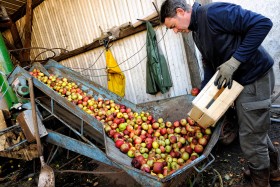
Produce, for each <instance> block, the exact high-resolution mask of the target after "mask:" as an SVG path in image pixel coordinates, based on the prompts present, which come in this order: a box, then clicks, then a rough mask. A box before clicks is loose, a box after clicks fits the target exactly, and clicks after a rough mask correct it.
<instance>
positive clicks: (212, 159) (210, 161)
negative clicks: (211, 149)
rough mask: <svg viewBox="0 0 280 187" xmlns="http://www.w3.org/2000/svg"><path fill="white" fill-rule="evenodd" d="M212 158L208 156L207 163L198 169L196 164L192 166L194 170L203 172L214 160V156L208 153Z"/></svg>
mask: <svg viewBox="0 0 280 187" xmlns="http://www.w3.org/2000/svg"><path fill="white" fill-rule="evenodd" d="M209 155H210V156H211V157H212V158H211V160H209V158H208V157H207V158H208V161H209V162H208V163H207V164H206V165H205V166H204V167H203V168H202V169H198V168H197V167H196V166H193V168H194V169H195V171H197V172H198V173H201V172H203V171H204V170H205V169H206V168H207V167H208V166H209V165H210V164H212V163H213V162H214V161H215V157H214V155H212V154H211V153H210V154H209Z"/></svg>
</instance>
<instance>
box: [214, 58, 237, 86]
mask: <svg viewBox="0 0 280 187" xmlns="http://www.w3.org/2000/svg"><path fill="white" fill-rule="evenodd" d="M239 65H240V62H239V61H238V60H236V59H235V58H234V57H231V58H230V59H229V60H228V61H226V62H225V63H223V64H222V65H220V66H219V67H218V68H217V70H219V73H218V75H217V77H216V79H215V81H214V84H215V86H218V89H221V87H222V85H223V82H224V81H225V84H224V87H225V88H226V87H227V86H228V88H229V89H231V86H232V75H233V73H234V72H235V71H236V70H237V68H238V67H239Z"/></svg>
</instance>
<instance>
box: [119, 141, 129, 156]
mask: <svg viewBox="0 0 280 187" xmlns="http://www.w3.org/2000/svg"><path fill="white" fill-rule="evenodd" d="M120 150H121V152H123V153H127V152H128V151H129V144H128V143H126V142H124V143H123V144H122V145H121V146H120Z"/></svg>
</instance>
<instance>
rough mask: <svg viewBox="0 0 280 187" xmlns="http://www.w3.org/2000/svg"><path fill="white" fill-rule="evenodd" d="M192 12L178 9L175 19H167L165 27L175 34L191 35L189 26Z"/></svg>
mask: <svg viewBox="0 0 280 187" xmlns="http://www.w3.org/2000/svg"><path fill="white" fill-rule="evenodd" d="M190 18H191V12H186V11H184V10H183V9H181V8H177V10H176V16H175V17H172V18H170V17H168V18H165V22H164V25H165V26H166V27H167V28H168V29H172V30H173V31H174V32H175V33H178V32H186V33H189V32H190V30H189V29H188V28H189V25H190V21H191V19H190Z"/></svg>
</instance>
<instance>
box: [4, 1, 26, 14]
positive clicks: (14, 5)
mask: <svg viewBox="0 0 280 187" xmlns="http://www.w3.org/2000/svg"><path fill="white" fill-rule="evenodd" d="M0 4H2V5H3V6H4V7H5V8H6V10H7V13H8V15H9V16H12V15H13V14H14V13H16V12H17V11H18V10H19V9H20V8H21V7H22V6H24V5H25V4H26V0H2V1H0Z"/></svg>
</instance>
